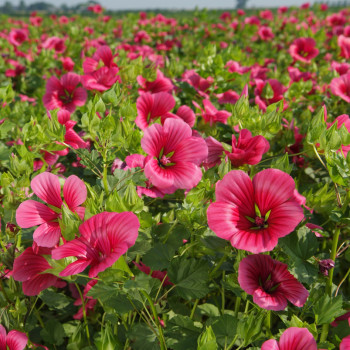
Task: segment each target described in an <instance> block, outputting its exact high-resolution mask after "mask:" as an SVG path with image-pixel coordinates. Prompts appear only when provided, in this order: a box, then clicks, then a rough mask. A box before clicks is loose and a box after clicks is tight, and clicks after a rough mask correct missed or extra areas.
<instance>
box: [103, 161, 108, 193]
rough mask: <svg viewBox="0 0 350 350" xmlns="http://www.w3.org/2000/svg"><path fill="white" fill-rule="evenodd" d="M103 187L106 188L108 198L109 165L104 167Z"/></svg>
mask: <svg viewBox="0 0 350 350" xmlns="http://www.w3.org/2000/svg"><path fill="white" fill-rule="evenodd" d="M103 186H104V188H105V191H106V194H107V196H108V195H109V188H108V181H107V164H106V163H105V164H104V166H103Z"/></svg>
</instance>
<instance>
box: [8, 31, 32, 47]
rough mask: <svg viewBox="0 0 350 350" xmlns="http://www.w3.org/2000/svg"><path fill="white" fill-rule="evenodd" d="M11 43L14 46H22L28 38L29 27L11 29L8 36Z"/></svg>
mask: <svg viewBox="0 0 350 350" xmlns="http://www.w3.org/2000/svg"><path fill="white" fill-rule="evenodd" d="M8 40H9V42H10V44H12V45H14V46H21V45H22V44H23V42H25V41H26V40H28V30H27V29H18V28H16V29H11V31H10V34H9V36H8Z"/></svg>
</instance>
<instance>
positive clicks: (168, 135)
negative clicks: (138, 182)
mask: <svg viewBox="0 0 350 350" xmlns="http://www.w3.org/2000/svg"><path fill="white" fill-rule="evenodd" d="M141 147H142V149H143V150H144V151H145V152H146V153H147V154H148V155H150V156H152V157H153V159H151V160H149V161H148V162H147V164H146V166H145V176H146V177H147V178H148V179H149V180H150V181H151V182H152V184H153V185H154V186H156V187H157V188H159V189H160V190H163V189H164V190H166V189H168V188H174V189H186V190H189V189H191V188H193V187H194V186H196V185H197V184H198V182H199V181H200V180H201V178H202V171H201V169H200V167H199V165H200V164H201V163H202V161H203V160H204V159H205V158H206V157H207V155H208V148H207V145H206V143H205V141H204V140H203V139H202V138H200V137H194V136H192V129H191V128H190V126H189V125H188V124H186V123H185V122H183V121H181V120H178V119H173V118H168V119H166V120H165V122H164V126H161V125H159V124H154V125H152V126H150V127H148V128H147V129H146V130H145V133H144V136H143V138H142V140H141Z"/></svg>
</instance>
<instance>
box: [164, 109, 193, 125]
mask: <svg viewBox="0 0 350 350" xmlns="http://www.w3.org/2000/svg"><path fill="white" fill-rule="evenodd" d="M167 118H174V119H180V120H183V121H184V122H185V123H187V124H188V125H189V126H190V127H191V128H192V127H193V126H194V124H195V122H196V115H195V114H194V112H193V110H192V109H191V108H190V107H188V106H181V107H179V109H178V110H177V111H176V113H170V112H168V113H165V114H163V115H162V116H161V123H162V124H164V122H165V120H166V119H167Z"/></svg>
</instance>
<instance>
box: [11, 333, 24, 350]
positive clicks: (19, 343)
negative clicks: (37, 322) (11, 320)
mask: <svg viewBox="0 0 350 350" xmlns="http://www.w3.org/2000/svg"><path fill="white" fill-rule="evenodd" d="M6 341H7V346H8V347H9V349H10V350H23V349H24V348H25V347H26V345H27V342H28V337H27V336H26V334H25V333H22V332H19V331H15V330H12V331H10V332H9V334H8V335H7V339H6Z"/></svg>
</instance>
